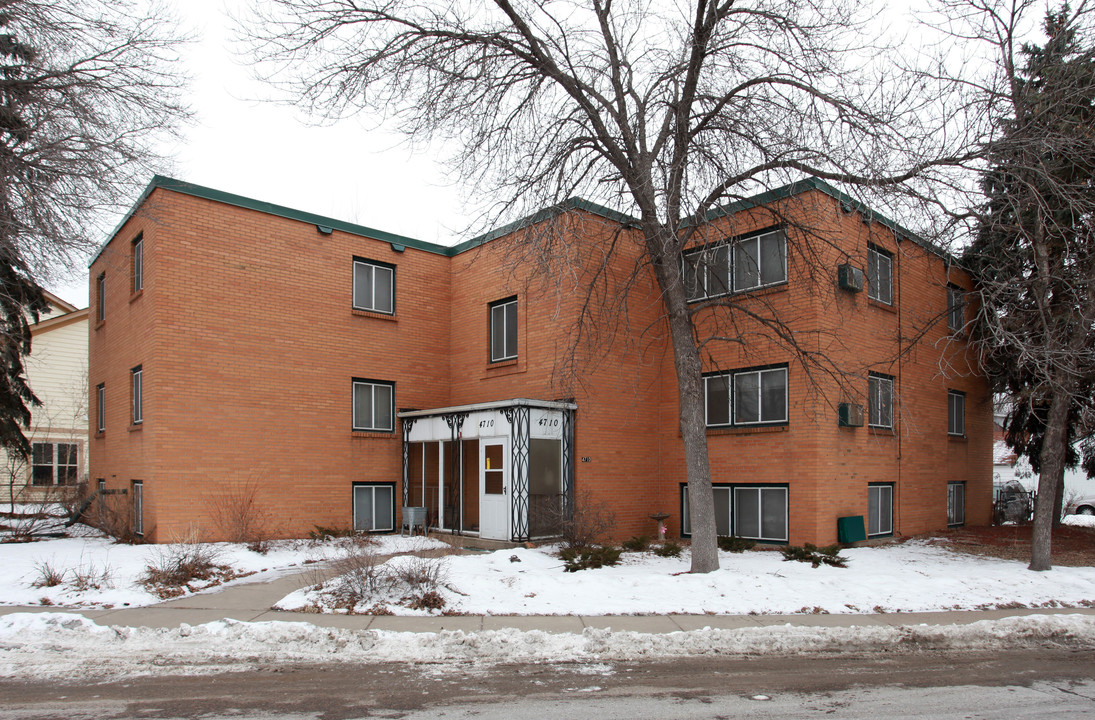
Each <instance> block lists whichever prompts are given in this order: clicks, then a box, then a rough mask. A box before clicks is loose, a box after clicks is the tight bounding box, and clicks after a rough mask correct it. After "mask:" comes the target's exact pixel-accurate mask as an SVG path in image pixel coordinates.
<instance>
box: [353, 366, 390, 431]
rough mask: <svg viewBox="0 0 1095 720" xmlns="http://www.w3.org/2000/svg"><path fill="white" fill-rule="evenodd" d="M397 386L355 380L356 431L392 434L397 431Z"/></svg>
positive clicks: (373, 381) (354, 426)
mask: <svg viewBox="0 0 1095 720" xmlns="http://www.w3.org/2000/svg"><path fill="white" fill-rule="evenodd" d="M394 408H395V385H393V384H392V383H390V382H381V381H377V380H356V379H355V380H354V420H353V422H354V425H353V429H354V430H365V431H370V432H392V431H393V430H394V429H395V420H394V417H395V411H394Z"/></svg>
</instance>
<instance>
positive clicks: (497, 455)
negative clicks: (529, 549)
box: [479, 438, 510, 540]
mask: <svg viewBox="0 0 1095 720" xmlns="http://www.w3.org/2000/svg"><path fill="white" fill-rule="evenodd" d="M506 445H507V443H506V438H493V439H484V440H480V441H479V537H482V538H487V539H489V540H509V539H510V534H509V453H508V452H507V447H506Z"/></svg>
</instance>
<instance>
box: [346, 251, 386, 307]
mask: <svg viewBox="0 0 1095 720" xmlns="http://www.w3.org/2000/svg"><path fill="white" fill-rule="evenodd" d="M354 309H355V310H368V311H370V312H378V313H385V314H388V315H391V314H392V313H394V312H395V267H393V266H391V265H388V264H386V263H380V262H375V261H373V260H363V259H361V258H354Z"/></svg>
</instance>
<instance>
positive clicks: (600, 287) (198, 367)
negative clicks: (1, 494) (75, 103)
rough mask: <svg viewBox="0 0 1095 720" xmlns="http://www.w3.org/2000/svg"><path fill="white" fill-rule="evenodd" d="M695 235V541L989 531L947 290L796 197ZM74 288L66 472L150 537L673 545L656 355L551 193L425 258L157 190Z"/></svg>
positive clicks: (608, 229)
mask: <svg viewBox="0 0 1095 720" xmlns="http://www.w3.org/2000/svg"><path fill="white" fill-rule="evenodd" d="M708 221H709V223H708V224H707V225H706V226H705V228H704V236H703V237H704V238H705V239H706V243H705V244H704V245H702V246H700V245H697V247H696V248H695V250H694V251H693V252H691V253H690V254H688V255H687V256H686V260H685V266H686V267H685V270H686V273H687V276H688V278H689V287H690V293H691V295H692V297H693V300H694V302H695V304H694V308H695V309H696V316H695V317H696V323H697V333H698V336H699V337H701V338H704V339H708V340H710V342H707V343H706V344H705V345H704V353H705V356H704V357H705V363H706V366H705V370H707V372H706V373H705V378H704V380H705V389H704V390H705V398H706V408H705V412H706V417H707V424H708V438H707V439H708V446H709V455H710V461H711V470H712V478H713V481H714V483H715V502H716V518H717V523H718V527H719V532H720V534H736V535H740V536H744V537H753V538H756V539H759V540H763V541H767V542H776V543H780V542H790V543H794V544H799V543H802V542H816V543H829V542H833V541H834V540H836V539H837V526H838V518H843V517H848V516H853V517H854V516H863V517H865V518H866V523H865V524H866V530H867V533H868V535H869V536H872V537H884V536H889V535H909V534H916V533H920V532H926V531H930V530H935V529H940V528H943V527H946V526H948V525H955V524H961V523H964V522H967V523H973V524H977V523H986V522H988V521H989V519H990V503H991V485H992V481H991V467H992V466H991V463H992V457H991V448H992V409H991V403H990V397H989V392H988V387H987V384H986V382H985V380H984V379H983V378H982V377H980V376H978V375H977V374H976V373H974V372H971V363H970V360H969V357H968V353H969V349H968V348H967V346H966V342H965V340H964V337H963V335H962V332H961V328H962V326H963V325H964V323H965V320H966V317H967V315H968V312H967V309H966V308H965V306H964V303H963V294H962V293H963V291H965V290H968V289H970V279H969V277H968V276H967V275H966V274H965V273H964V272H963V271H961V270H960V269H959V268H957V267H955V266H954V265H953V264H952V263H951V262H950V260H949V258H948V257H947V256H946V255H945V254H943V253H941V252H939V251H937V250H935V249H934V248H932V247H930V246H928V245H926V244H925V243H923V242H922V241H920V240H918V239H916V238H915V237H913V236H912V235H911V234H909V233H907V232H906V231H904V230H902V229H901V228H900V227H899V226H896V225H894V224H893V223H890V222H889V221H886V220H885V219H881V218H878V217H876V216H874V215H873V214H872V213H871V212H870V211H869V210H868V209H867V208H865V207H863V206H860V205H858V204H856V203H855V202H853V201H852V200H851V199H850V198H847V197H846V196H843V195H842V194H841V193H839V192H838V191H836V190H835V189H833V188H831V187H829V186H828V185H826V184H824V183H823V182H821V181H817V180H814V179H810V180H805V181H802V182H799V183H795V184H794V185H791V186H787V187H784V188H780V189H779V190H775V191H772V192H769V193H766V194H764V195H762V196H758V197H756V198H753V199H751V200H749V201H743V202H739V203H735V204H734V205H731V206H728V207H725V208H722V209H720V210H719V211H717V212H715V213H712V215H711V216H710V217H709V218H708ZM533 235H537V238H536V239H538V240H540V242H537V243H532V242H529V240H530V239H531V238H532V236H533ZM576 238H578V239H594V240H600V242H596V243H593V242H574V240H575V239H576ZM610 247H611V248H612V249H613V254H611V255H609V254H608V253H607V250H606V248H610ZM544 248H547V250H545V249H544ZM537 249H538V250H537ZM91 287H92V291H91V293H92V298H91V329H90V368H89V374H90V381H89V385H90V393H91V397H90V405H89V407H90V408H91V415H90V417H91V419H92V423H91V426H92V427H91V430H90V440H89V448H90V478H91V480H92V482H96V483H97V484H98V486H99V487H101V488H105V489H108V490H124V491H125V492H126V502H127V503H129V504H130V505H131V506H132V508H133V516H134V522H135V530H136V531H137V532H141V533H143V534H144V535H146V536H147V537H149V538H150V539H153V540H158V541H167V540H171V539H172V538H173V537H176V536H177V535H178V534H180V533H182V532H185V531H186V530H187V529H189V528H192V527H199V528H201V529H202V531H203V532H205V533H206V534H207V535H209V536H212V537H215V536H217V535H218V534H220V533H221V530H222V529H220V528H218V527H217V526H216V525H217V521H216V518H217V517H218V515H217V513H216V512H215V508H216V506H217V503H218V502H225V500H224V498H225V497H227V495H225V492H224V491H225V489H226V488H240V487H247V488H249V489H250V492H251V493H252V495H253V499H254V501H255V502H257V503H259V504H260V505H261V507H262V508H263V513H264V517H267V518H269V522H270V523H271V529H272V531H274V532H276V533H278V534H281V535H302V534H304V533H306V532H307V531H308V530H309V529H311V528H312V527H313V526H314V525H322V526H328V527H349V526H354V527H357V528H359V529H369V530H389V529H398V527H399V522H400V508H401V507H402V506H421V507H425V508H427V517H428V522H429V524H430V525H431V526H432V527H435V528H438V529H440V530H444V531H452V532H458V533H466V534H472V535H479V536H481V537H483V538H491V539H503V540H522V539H526V538H530V537H531V538H536V537H540V536H544V535H549V534H550V533H551V532H552V531H553V527H554V526H553V522H554V519H555V518H557V516H558V514H559V512H560V509H562V510H563V511H564V512H565V508H566V507H567V504H568V503H570V502H575V501H576V502H590V503H601V504H604V505H605V506H606V507H608V508H609V509H610V510H611V511H612V513H613V514H614V516H615V521H616V535H617V538H618V539H619V538H624V537H627V536H630V535H634V534H641V533H647V534H648V533H650V532H652V531H653V530H654V529H655V524H654V521H653V520H651V519H650V516H651V515H652V514H656V513H668V515H669V518H668V520H667V521H666V523H667V525H668V528H669V532H670V534H680V535H684V536H685V537H687V535H688V532H689V526H688V498H687V490H686V487H685V480H686V477H685V470H684V459H683V446H682V442H681V439H680V431H679V424H678V417H679V414H678V399H677V385H676V379H675V377H674V373H673V363H672V353H671V350H670V348H669V345H668V338H667V336H666V332H665V325H664V321H663V320H662V307H661V303H660V300H659V299H658V295H657V291H656V286H655V283H654V282H653V279H652V277H651V275H650V273H649V270H648V268H646V267H645V266H644V265H643V264H642V256H641V243H640V242H639V239H638V237H637V234H636V231H635V230H634V228H633V227H632V226H630V225H629V219H628V218H626V217H625V216H623V215H620V214H618V213H615V212H612V211H609V210H606V209H604V208H600V207H597V206H595V205H592V204H589V203H585V202H583V201H573V202H570V203H567V204H565V205H564V206H562V207H559V208H554V209H552V210H548V211H544V212H542V213H540V214H539V215H537V216H534V217H532V218H529V219H526V220H525V221H523V222H520V223H516V224H514V225H512V226H509V227H507V228H502V229H501V230H499V231H496V232H493V233H490V234H489V235H486V236H483V237H480V238H477V239H475V240H471V241H469V242H466V243H464V244H462V245H458V246H455V247H443V246H437V245H433V244H429V243H424V242H420V241H417V240H414V239H411V238H406V237H401V236H397V235H392V234H389V233H384V232H380V231H377V230H373V229H370V228H366V227H362V226H359V225H354V224H350V223H346V222H341V221H337V220H334V219H330V218H325V217H321V216H317V215H312V214H309V213H305V212H300V211H296V210H292V209H289V208H284V207H279V206H274V205H270V204H267V203H263V202H259V201H256V200H252V199H249V198H245V197H240V196H236V195H230V194H227V193H223V192H219V191H216V190H212V189H209V188H204V187H199V186H195V185H191V184H187V183H183V182H180V181H177V180H172V179H169V178H163V177H156V178H154V179H153V180H152V182H151V183H150V185H149V186H148V188H147V189H146V191H145V192H144V194H143V195H142V197H141V198H140V199H139V200H138V202H137V203H136V204H135V206H134V207H133V209H132V210H131V211H130V213H129V214H128V215H127V216H126V218H125V219H124V220H123V222H122V223H121V224H120V226H119V227H118V228H117V230H116V231H115V233H114V234H113V236H112V237H111V239H110V240H109V241H108V242H107V243H106V244H105V245H104V247H103V248H102V249H101V250H100V252H99V253H98V255H97V256H96V257H95V259H94V260H93V262H92V265H91ZM588 288H592V290H589V289H588ZM728 298H729V299H730V300H732V301H733V302H732V305H733V306H734V307H735V308H736V310H730V309H728V308H727V307H726V303H725V302H724V301H725V300H726V299H728ZM743 309H744V310H747V311H749V312H745V313H742V312H740V311H741V310H743ZM771 318H778V319H779V321H780V322H781V323H782V325H780V326H778V327H773V325H772V323H771V322H770V321H766V319H768V320H770V319H771ZM722 336H726V337H730V338H746V339H747V342H745V343H737V342H733V341H726V342H720V341H718V340H717V338H719V337H722ZM792 346H793V347H792ZM237 496H238V493H237Z"/></svg>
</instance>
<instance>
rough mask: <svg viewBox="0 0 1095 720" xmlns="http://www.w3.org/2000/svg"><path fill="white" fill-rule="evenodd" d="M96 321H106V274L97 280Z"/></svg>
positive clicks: (102, 274) (101, 274) (100, 275)
mask: <svg viewBox="0 0 1095 720" xmlns="http://www.w3.org/2000/svg"><path fill="white" fill-rule="evenodd" d="M95 304H96V308H95V319H96V320H98V321H99V322H102V321H103V320H106V273H100V274H99V277H98V278H97V279H96V280H95Z"/></svg>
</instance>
